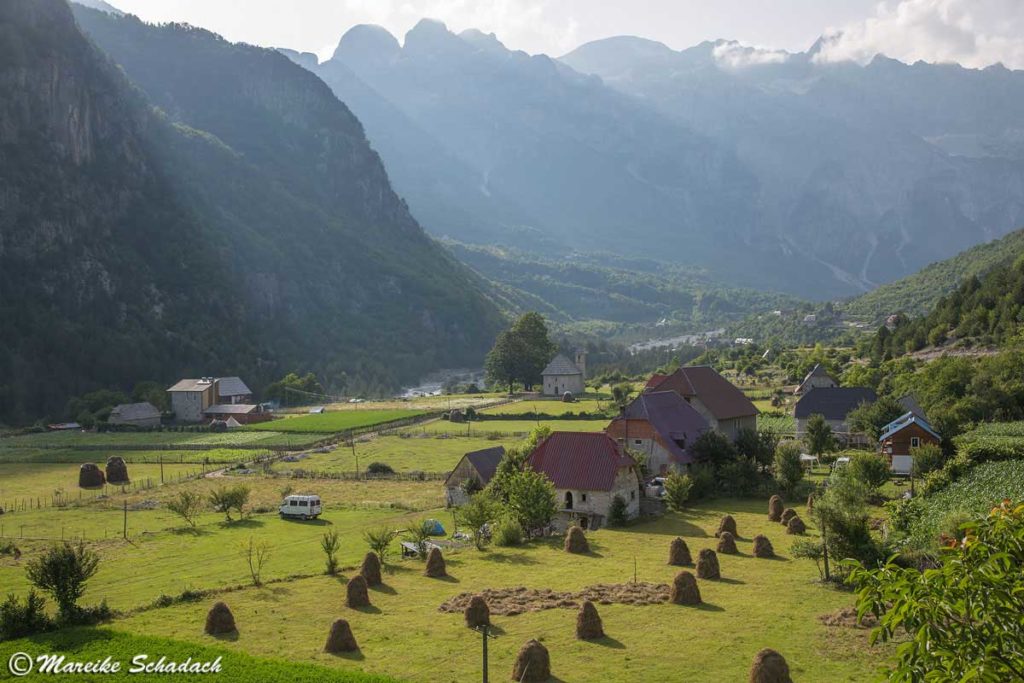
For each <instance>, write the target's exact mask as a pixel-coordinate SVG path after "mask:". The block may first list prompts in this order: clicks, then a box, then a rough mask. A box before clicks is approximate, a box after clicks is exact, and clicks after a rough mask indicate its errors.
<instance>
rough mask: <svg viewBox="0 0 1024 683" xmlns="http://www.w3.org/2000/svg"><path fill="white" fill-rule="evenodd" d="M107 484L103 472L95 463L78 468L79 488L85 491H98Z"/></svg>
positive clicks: (88, 463)
mask: <svg viewBox="0 0 1024 683" xmlns="http://www.w3.org/2000/svg"><path fill="white" fill-rule="evenodd" d="M106 482H107V478H106V477H104V476H103V470H101V469H100V468H99V467H97V466H96V465H95V464H94V463H91V462H87V463H85V464H84V465H82V466H81V467H80V468H78V487H79V488H83V489H98V488H100V487H101V486H103V484H105V483H106Z"/></svg>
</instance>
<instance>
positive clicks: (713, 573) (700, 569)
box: [697, 548, 722, 579]
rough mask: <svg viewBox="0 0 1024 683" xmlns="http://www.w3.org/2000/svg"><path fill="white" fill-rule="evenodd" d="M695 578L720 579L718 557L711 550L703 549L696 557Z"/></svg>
mask: <svg viewBox="0 0 1024 683" xmlns="http://www.w3.org/2000/svg"><path fill="white" fill-rule="evenodd" d="M697 578H700V579H720V578H722V569H721V568H720V567H719V566H718V555H716V554H715V551H714V550H712V549H711V548H704V549H703V550H701V551H700V555H698V556H697Z"/></svg>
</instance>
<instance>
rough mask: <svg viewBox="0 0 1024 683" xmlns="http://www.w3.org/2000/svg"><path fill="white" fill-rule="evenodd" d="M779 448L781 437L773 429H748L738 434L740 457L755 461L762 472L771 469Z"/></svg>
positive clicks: (737, 448)
mask: <svg viewBox="0 0 1024 683" xmlns="http://www.w3.org/2000/svg"><path fill="white" fill-rule="evenodd" d="M778 446H779V435H778V434H776V433H775V430H773V429H771V428H764V429H756V430H755V429H750V428H749V427H746V428H744V429H741V430H739V432H738V433H737V434H736V450H737V451H739V453H740V455H745V456H747V457H748V458H751V459H753V460H754V462H756V463H757V464H758V465H760V466H761V470H762V471H764V470H766V469H767V468H768V467H771V465H772V462H773V461H774V458H775V449H776V448H778Z"/></svg>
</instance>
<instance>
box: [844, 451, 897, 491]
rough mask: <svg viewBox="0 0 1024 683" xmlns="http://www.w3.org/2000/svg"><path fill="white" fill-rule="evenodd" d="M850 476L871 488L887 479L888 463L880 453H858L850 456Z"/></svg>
mask: <svg viewBox="0 0 1024 683" xmlns="http://www.w3.org/2000/svg"><path fill="white" fill-rule="evenodd" d="M848 467H849V470H850V476H852V477H853V478H854V479H856V480H857V481H859V482H861V483H862V484H864V485H865V486H867V487H868V488H870V489H872V490H877V489H878V488H879V487H880V486H882V484H884V483H885V482H887V481H889V463H888V462H887V461H886V459H885V458H884V457H882V456H881V455H876V454H874V453H860V454H858V455H855V456H854V457H852V458H850V464H849V466H848Z"/></svg>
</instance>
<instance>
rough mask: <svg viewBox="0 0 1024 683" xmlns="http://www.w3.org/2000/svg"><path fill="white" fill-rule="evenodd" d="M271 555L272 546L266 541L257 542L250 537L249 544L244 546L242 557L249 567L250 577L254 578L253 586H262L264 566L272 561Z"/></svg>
mask: <svg viewBox="0 0 1024 683" xmlns="http://www.w3.org/2000/svg"><path fill="white" fill-rule="evenodd" d="M270 555H271V549H270V544H269V543H267V542H266V541H257V540H255V539H254V538H253V537H252V536H250V537H249V542H248V543H243V544H242V557H244V558H245V560H246V562H247V563H248V565H249V576H251V577H252V585H254V586H260V585H262V581H261V576H262V574H263V566H264V565H265V564H266V563H267V560H269V559H270Z"/></svg>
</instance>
